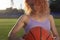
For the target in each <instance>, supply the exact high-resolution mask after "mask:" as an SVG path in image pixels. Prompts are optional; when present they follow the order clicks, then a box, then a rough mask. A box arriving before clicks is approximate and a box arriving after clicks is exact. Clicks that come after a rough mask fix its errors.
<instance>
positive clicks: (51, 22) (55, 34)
mask: <svg viewBox="0 0 60 40" xmlns="http://www.w3.org/2000/svg"><path fill="white" fill-rule="evenodd" d="M49 19H50V24H51V30H52V33H53V36H54V37H57V38H58V39H59V35H58V32H57V29H56V27H55V22H54V18H53V16H52V15H50V16H49Z"/></svg>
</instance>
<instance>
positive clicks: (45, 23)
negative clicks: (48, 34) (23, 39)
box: [24, 17, 50, 33]
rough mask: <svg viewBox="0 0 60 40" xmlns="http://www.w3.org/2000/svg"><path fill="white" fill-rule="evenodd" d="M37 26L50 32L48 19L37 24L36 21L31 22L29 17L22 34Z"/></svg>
mask: <svg viewBox="0 0 60 40" xmlns="http://www.w3.org/2000/svg"><path fill="white" fill-rule="evenodd" d="M37 26H39V27H42V28H44V29H46V30H47V31H50V21H49V19H48V18H47V19H46V20H45V21H43V22H38V21H36V20H33V19H32V17H30V20H29V22H28V24H27V25H26V27H25V28H24V32H25V33H27V32H28V31H29V30H30V29H32V28H34V27H37Z"/></svg>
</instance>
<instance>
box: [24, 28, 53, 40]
mask: <svg viewBox="0 0 60 40" xmlns="http://www.w3.org/2000/svg"><path fill="white" fill-rule="evenodd" d="M23 39H25V40H53V39H52V36H51V35H50V34H49V32H48V31H47V30H45V29H43V28H41V27H35V28H32V29H31V30H30V31H29V32H28V33H27V34H26V35H24V36H23Z"/></svg>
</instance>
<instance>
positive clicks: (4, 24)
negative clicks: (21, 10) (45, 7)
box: [0, 19, 60, 40]
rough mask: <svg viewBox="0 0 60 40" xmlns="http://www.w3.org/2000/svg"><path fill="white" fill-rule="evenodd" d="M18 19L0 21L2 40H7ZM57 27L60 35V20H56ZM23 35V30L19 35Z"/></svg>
mask: <svg viewBox="0 0 60 40" xmlns="http://www.w3.org/2000/svg"><path fill="white" fill-rule="evenodd" d="M16 21H17V19H0V40H7V38H8V33H9V31H10V29H11V28H12V27H13V25H14V24H15V23H16ZM55 23H56V27H57V30H58V33H59V34H60V19H55ZM22 34H23V29H21V31H20V32H19V33H18V35H20V36H21V35H22Z"/></svg>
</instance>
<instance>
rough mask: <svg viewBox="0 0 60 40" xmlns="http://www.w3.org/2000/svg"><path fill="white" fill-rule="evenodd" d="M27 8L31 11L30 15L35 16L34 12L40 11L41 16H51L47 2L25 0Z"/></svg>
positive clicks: (43, 0) (42, 0)
mask: <svg viewBox="0 0 60 40" xmlns="http://www.w3.org/2000/svg"><path fill="white" fill-rule="evenodd" d="M25 6H26V9H27V11H29V9H31V10H30V11H31V12H30V14H34V12H36V11H38V12H39V13H40V14H44V15H45V14H49V13H50V9H49V4H48V1H47V0H25Z"/></svg>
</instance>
